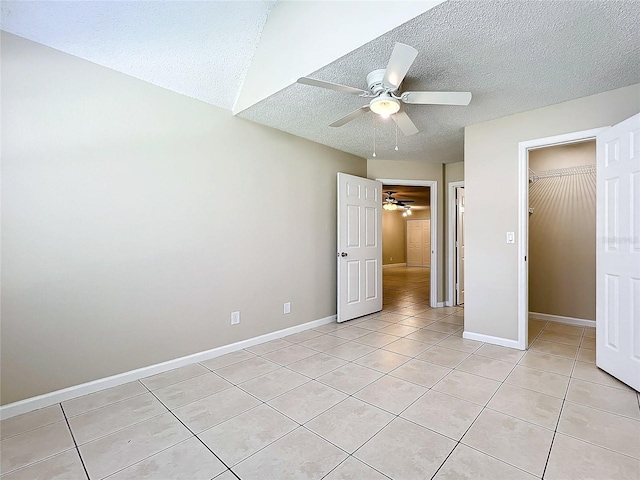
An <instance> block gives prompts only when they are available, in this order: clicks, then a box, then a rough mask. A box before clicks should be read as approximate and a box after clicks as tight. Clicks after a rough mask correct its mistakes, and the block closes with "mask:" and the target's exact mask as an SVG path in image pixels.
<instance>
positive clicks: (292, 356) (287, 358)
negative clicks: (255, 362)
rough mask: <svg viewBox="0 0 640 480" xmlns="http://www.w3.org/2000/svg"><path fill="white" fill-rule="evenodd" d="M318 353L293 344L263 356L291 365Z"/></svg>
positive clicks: (280, 363) (281, 363) (272, 360)
mask: <svg viewBox="0 0 640 480" xmlns="http://www.w3.org/2000/svg"><path fill="white" fill-rule="evenodd" d="M343 330H345V329H343ZM343 330H340V331H343ZM316 353H318V352H316V351H315V350H311V349H310V348H305V347H302V346H300V345H291V346H290V347H284V348H281V349H280V350H276V351H275V352H271V353H267V354H266V355H263V358H266V359H267V360H269V361H270V362H275V363H277V364H279V365H289V364H290V363H294V362H297V361H299V360H302V359H303V358H307V357H310V356H311V355H315V354H316Z"/></svg>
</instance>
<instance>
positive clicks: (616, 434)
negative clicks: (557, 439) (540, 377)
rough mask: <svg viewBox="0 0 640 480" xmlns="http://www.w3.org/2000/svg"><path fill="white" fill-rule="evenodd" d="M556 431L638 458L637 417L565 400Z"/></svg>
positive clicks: (638, 423) (638, 426) (638, 430)
mask: <svg viewBox="0 0 640 480" xmlns="http://www.w3.org/2000/svg"><path fill="white" fill-rule="evenodd" d="M558 431H559V432H562V433H564V434H566V435H570V436H572V437H576V438H579V439H580V440H584V441H585V442H589V443H594V444H596V445H598V446H600V447H604V448H608V449H610V450H614V451H616V452H618V453H622V454H624V455H629V456H630V457H635V458H637V459H639V460H640V421H638V420H631V419H629V418H627V417H621V416H620V415H615V414H613V413H608V412H603V411H602V410H596V409H595V408H591V407H585V406H584V405H578V404H577V403H573V402H566V403H565V406H564V408H563V409H562V417H561V418H560V423H559V425H558ZM638 473H640V472H638Z"/></svg>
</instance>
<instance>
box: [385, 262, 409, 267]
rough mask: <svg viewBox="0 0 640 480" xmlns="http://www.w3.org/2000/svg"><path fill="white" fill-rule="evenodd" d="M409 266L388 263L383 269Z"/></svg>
mask: <svg viewBox="0 0 640 480" xmlns="http://www.w3.org/2000/svg"><path fill="white" fill-rule="evenodd" d="M406 266H407V264H406V263H388V264H386V265H382V268H384V267H406Z"/></svg>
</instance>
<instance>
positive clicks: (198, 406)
mask: <svg viewBox="0 0 640 480" xmlns="http://www.w3.org/2000/svg"><path fill="white" fill-rule="evenodd" d="M257 405H260V400H258V399H256V398H254V397H252V396H251V395H249V394H248V393H246V392H244V391H242V390H241V389H239V388H238V387H233V388H228V389H226V390H223V391H221V392H219V393H216V394H214V395H210V396H208V397H205V398H203V399H201V400H197V401H195V402H192V403H190V404H188V405H185V406H184V407H180V408H177V409H175V410H174V411H173V413H174V414H175V415H176V416H177V417H178V418H179V419H180V420H181V421H182V422H184V424H185V425H186V426H187V427H189V429H191V431H193V432H194V433H196V434H197V433H200V432H202V431H203V430H206V429H208V428H211V427H213V426H215V425H217V424H219V423H222V422H224V421H226V420H229V419H230V418H232V417H235V416H236V415H239V414H241V413H243V412H246V411H247V410H249V409H251V408H253V407H255V406H257Z"/></svg>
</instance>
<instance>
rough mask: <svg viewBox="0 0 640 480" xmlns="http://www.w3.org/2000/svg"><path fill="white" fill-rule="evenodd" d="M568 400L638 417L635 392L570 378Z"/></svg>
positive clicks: (639, 416)
mask: <svg viewBox="0 0 640 480" xmlns="http://www.w3.org/2000/svg"><path fill="white" fill-rule="evenodd" d="M567 400H569V401H570V402H575V403H579V404H581V405H587V406H589V407H594V408H599V409H600V410H605V411H607V412H611V413H617V414H618V415H624V416H626V417H631V418H634V419H640V410H639V409H638V398H637V397H636V394H635V392H632V391H626V390H621V389H619V388H612V387H606V386H604V385H599V384H597V383H592V382H584V381H582V380H578V379H576V378H572V379H571V382H570V383H569V390H568V391H567Z"/></svg>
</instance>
